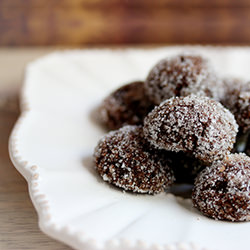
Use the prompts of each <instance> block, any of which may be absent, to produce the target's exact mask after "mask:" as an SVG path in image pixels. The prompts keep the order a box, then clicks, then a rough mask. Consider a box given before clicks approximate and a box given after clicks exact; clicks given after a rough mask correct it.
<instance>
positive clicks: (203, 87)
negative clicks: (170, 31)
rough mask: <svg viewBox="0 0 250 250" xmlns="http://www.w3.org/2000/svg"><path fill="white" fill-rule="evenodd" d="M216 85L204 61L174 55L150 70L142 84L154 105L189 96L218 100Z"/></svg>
mask: <svg viewBox="0 0 250 250" xmlns="http://www.w3.org/2000/svg"><path fill="white" fill-rule="evenodd" d="M217 82H219V79H218V78H217V76H216V75H215V73H214V72H213V70H212V69H211V67H210V65H209V64H208V61H207V60H206V59H204V58H202V57H201V56H195V55H178V56H175V57H172V58H167V59H163V60H161V61H160V62H159V63H157V64H156V65H155V66H154V67H153V68H152V70H151V71H150V73H149V75H148V77H147V79H146V81H145V90H146V93H147V95H148V97H149V98H150V100H151V101H152V102H154V103H155V104H156V105H159V104H160V103H161V102H162V101H164V100H166V99H169V98H171V97H173V96H187V95H189V94H192V93H193V94H196V95H202V96H209V97H212V98H214V99H216V100H219V99H220V96H219V95H220V91H218V87H217V84H218V83H217Z"/></svg>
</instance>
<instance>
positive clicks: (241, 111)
mask: <svg viewBox="0 0 250 250" xmlns="http://www.w3.org/2000/svg"><path fill="white" fill-rule="evenodd" d="M223 82H224V89H225V90H224V91H225V94H224V97H223V98H222V100H221V103H222V104H223V105H224V106H225V107H227V108H228V109H229V110H230V111H231V112H232V113H233V114H234V116H235V119H236V121H237V123H238V125H239V128H240V131H241V132H242V133H246V132H247V131H249V130H250V82H247V83H245V82H244V81H242V80H240V79H234V78H231V79H230V78H229V79H224V81H223Z"/></svg>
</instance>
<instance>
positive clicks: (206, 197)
mask: <svg viewBox="0 0 250 250" xmlns="http://www.w3.org/2000/svg"><path fill="white" fill-rule="evenodd" d="M192 200H193V204H194V206H195V207H196V208H198V209H199V210H200V211H201V212H202V213H203V214H204V215H206V216H208V217H212V218H214V219H216V220H230V221H249V220H250V158H249V157H248V156H246V155H245V154H242V153H240V154H230V155H227V156H226V157H225V158H224V159H223V160H222V161H217V162H214V163H213V164H212V166H211V167H207V168H206V169H204V170H203V171H202V172H201V173H200V174H199V175H198V177H197V178H196V180H195V186H194V189H193V193H192Z"/></svg>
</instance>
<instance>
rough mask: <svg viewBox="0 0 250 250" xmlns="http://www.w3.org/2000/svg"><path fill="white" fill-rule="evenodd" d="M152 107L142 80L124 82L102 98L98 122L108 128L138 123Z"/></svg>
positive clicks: (140, 122)
mask: <svg viewBox="0 0 250 250" xmlns="http://www.w3.org/2000/svg"><path fill="white" fill-rule="evenodd" d="M152 108H153V105H152V103H151V102H150V101H149V99H148V98H147V96H146V95H145V92H144V82H141V81H137V82H132V83H129V84H126V85H124V86H122V87H120V88H118V89H117V90H115V91H114V92H113V93H111V94H110V95H109V96H108V97H106V98H105V99H104V101H103V102H102V104H101V106H100V107H99V110H98V111H99V112H98V113H99V117H98V119H99V120H100V122H101V123H102V124H103V125H104V126H106V127H107V128H108V129H110V130H113V129H118V128H120V127H122V126H123V125H128V124H130V125H140V124H142V123H143V119H144V117H145V116H146V115H147V114H148V112H149V111H151V110H152Z"/></svg>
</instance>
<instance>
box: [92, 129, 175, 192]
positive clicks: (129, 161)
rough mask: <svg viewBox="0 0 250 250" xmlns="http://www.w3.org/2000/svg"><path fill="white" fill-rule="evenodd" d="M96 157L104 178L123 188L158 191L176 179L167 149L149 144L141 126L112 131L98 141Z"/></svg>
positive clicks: (98, 169) (138, 190) (97, 165)
mask: <svg viewBox="0 0 250 250" xmlns="http://www.w3.org/2000/svg"><path fill="white" fill-rule="evenodd" d="M94 157H95V162H96V169H97V171H98V173H99V174H100V175H101V176H102V178H103V180H104V181H107V182H109V183H112V184H114V185H115V186H118V187H120V188H123V189H124V190H129V191H133V192H138V193H149V194H156V193H159V192H161V191H163V190H164V189H166V188H167V187H169V186H170V185H171V184H172V183H173V181H174V175H173V172H172V170H171V169H170V168H169V167H168V165H167V161H166V159H165V158H164V152H161V151H157V150H155V149H154V148H153V147H152V146H150V145H149V143H148V142H147V141H146V140H145V139H144V136H143V133H142V127H140V126H131V125H128V126H125V127H123V128H121V129H119V130H116V131H111V132H109V133H108V134H107V135H105V136H104V137H103V138H102V139H101V140H100V141H99V143H98V145H97V147H96V149H95V153H94Z"/></svg>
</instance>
